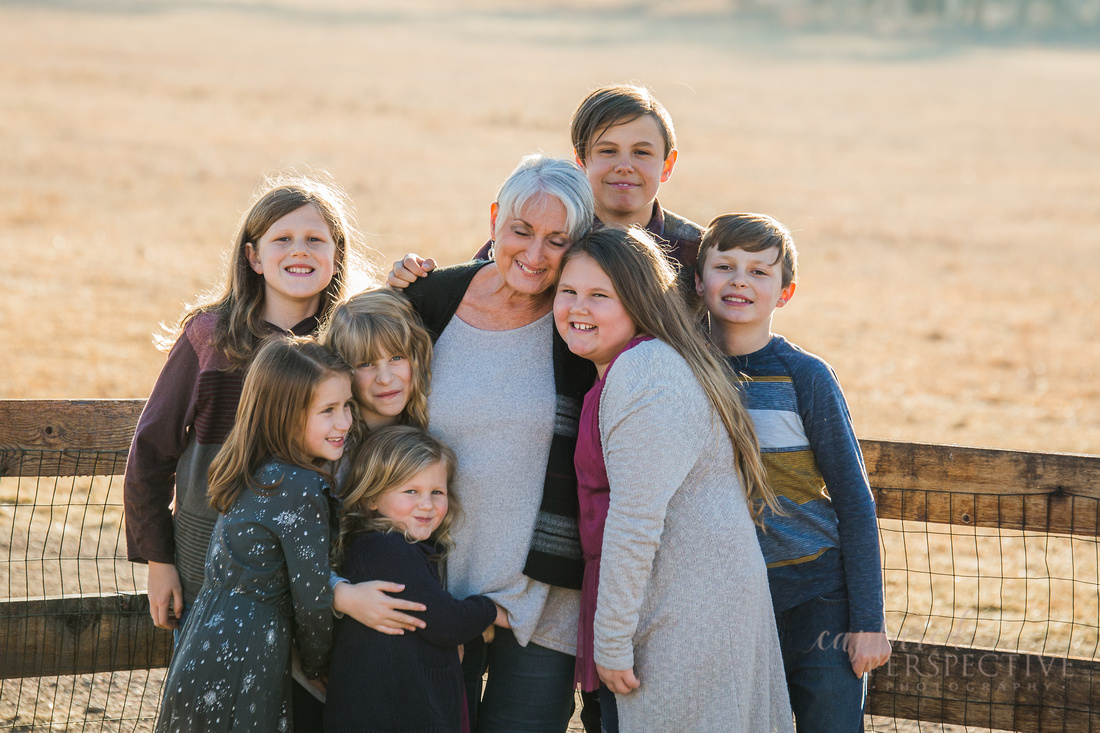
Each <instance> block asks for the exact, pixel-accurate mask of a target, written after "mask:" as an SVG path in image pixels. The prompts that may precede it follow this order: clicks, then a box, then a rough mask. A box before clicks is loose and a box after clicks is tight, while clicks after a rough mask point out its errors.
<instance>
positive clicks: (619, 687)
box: [596, 664, 641, 695]
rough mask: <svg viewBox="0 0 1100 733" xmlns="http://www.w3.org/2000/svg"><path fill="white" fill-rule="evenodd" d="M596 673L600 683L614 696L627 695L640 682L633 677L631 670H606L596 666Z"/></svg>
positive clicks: (636, 687)
mask: <svg viewBox="0 0 1100 733" xmlns="http://www.w3.org/2000/svg"><path fill="white" fill-rule="evenodd" d="M596 672H598V673H599V675H600V682H603V683H604V684H605V685H607V689H609V690H611V691H612V692H614V693H615V694H616V695H628V694H630V693H631V692H633V691H634V690H637V689H638V686H639V685H640V684H641V682H638V678H637V677H635V676H634V670H633V669H620V670H615V669H606V668H604V667H601V666H600V665H598V664H597V665H596Z"/></svg>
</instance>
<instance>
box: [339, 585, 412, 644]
mask: <svg viewBox="0 0 1100 733" xmlns="http://www.w3.org/2000/svg"><path fill="white" fill-rule="evenodd" d="M403 590H405V586H404V585H402V584H401V583H390V582H387V581H384V580H372V581H369V582H365V583H355V584H352V583H350V582H347V581H344V582H340V583H338V584H337V585H336V586H335V587H334V588H333V600H332V609H333V610H334V611H336V612H337V613H342V614H347V615H348V616H351V617H352V618H353V619H355V620H356V621H358V622H359V623H361V624H363V625H364V626H369V627H370V628H372V629H374V630H375V631H380V632H382V633H383V634H404V633H405V631H416V630H417V629H422V628H424V620H423V619H419V618H417V617H416V616H410V615H409V614H407V613H402V611H423V610H425V609H424V604H423V603H415V602H413V601H409V600H406V599H404V598H396V597H395V596H393V595H390V594H391V593H393V594H396V593H400V592H401V591H403Z"/></svg>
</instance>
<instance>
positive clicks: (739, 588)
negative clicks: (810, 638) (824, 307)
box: [554, 227, 792, 733]
mask: <svg viewBox="0 0 1100 733" xmlns="http://www.w3.org/2000/svg"><path fill="white" fill-rule="evenodd" d="M564 259H565V262H564V264H563V266H562V272H561V277H560V278H559V280H558V285H557V293H556V297H555V301H554V321H555V325H556V326H557V329H558V332H559V333H560V334H561V335H562V338H563V339H564V340H565V342H566V343H567V344H568V346H569V349H570V351H572V352H573V353H574V354H577V355H579V356H582V357H584V358H586V359H588V360H590V361H591V362H593V364H595V366H596V373H597V376H598V379H597V381H596V384H595V385H594V386H593V388H592V390H591V391H590V392H589V393H588V394H587V395H586V396H585V398H584V402H583V405H582V409H581V417H580V426H579V430H578V438H577V452H576V456H575V463H576V468H577V482H578V488H579V499H580V522H579V524H580V535H581V546H582V548H583V551H584V556H585V576H584V581H583V585H582V591H581V620H580V625H579V629H578V644H577V680H578V681H579V682H580V683H581V686H582V689H586V690H592V689H595V688H596V687H597V686H599V687H600V692H601V703H602V704H601V708H602V714H603V723H604V728H605V729H606V730H609V731H618V730H619V727H620V725H619V724H620V722H621V728H622V730H624V731H634V730H693V731H744V732H745V733H750V732H752V733H757V732H759V731H773V730H774V731H790V730H791V728H792V726H791V712H790V706H789V704H788V702H787V690H786V685H785V682H784V678H783V663H782V659H781V656H780V652H779V642H778V638H777V636H776V631H775V621H774V618H773V615H772V610H771V598H770V595H769V593H768V579H767V571H766V569H765V567H764V560H763V557H762V556H761V554H760V548H759V546H758V544H757V541H756V532H755V529H754V526H753V518H754V516H757V515H758V514H759V511H760V505H761V504H769V505H771V504H774V496H773V495H772V493H771V491H770V490H769V489H768V487H767V484H766V483H765V480H764V469H763V467H762V465H761V461H760V453H759V448H758V446H757V442H756V437H755V433H754V431H753V426H752V421H751V419H750V417H749V415H748V414H747V412H746V410H745V408H744V407H743V406H742V405H741V403H740V400H739V397H738V395H737V392H736V388H735V386H734V382H733V378H732V374H731V373H730V372H729V371H728V369H727V368H726V367H725V365H724V362H723V361H722V360H721V359H719V358H718V357H717V355H716V354H715V353H714V352H712V351H711V350H710V347H709V346H708V345H707V344H706V342H704V341H703V339H702V336H701V334H700V333H699V331H698V328H697V325H696V323H695V319H693V318H692V317H691V316H690V315H689V313H688V310H687V307H686V306H685V304H684V302H683V300H682V296H681V294H680V291H679V290H678V288H677V279H676V274H675V272H674V271H673V269H672V267H671V266H670V265H669V264H668V262H667V260H666V259H665V257H664V256H663V255H662V253H661V251H660V249H659V248H658V247H657V245H656V244H655V243H654V242H653V240H652V239H650V238H649V236H648V235H646V234H645V233H644V232H643V231H642V230H640V229H638V228H633V229H630V230H627V229H623V228H618V227H607V228H604V229H600V230H597V231H594V232H590V233H589V234H588V235H586V236H585V237H583V238H581V239H580V240H579V241H578V242H576V243H575V244H574V245H573V247H572V248H571V249H570V250H569V252H568V253H566V255H565V258H564ZM600 683H602V686H601V684H600ZM612 693H613V696H612ZM616 707H617V712H616Z"/></svg>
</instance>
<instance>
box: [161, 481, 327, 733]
mask: <svg viewBox="0 0 1100 733" xmlns="http://www.w3.org/2000/svg"><path fill="white" fill-rule="evenodd" d="M255 479H256V481H257V482H259V483H260V484H261V485H267V486H271V485H273V484H276V483H277V484H278V486H277V487H275V488H272V489H270V490H261V491H257V490H254V489H251V488H249V489H245V490H244V491H242V492H241V494H240V496H239V497H237V500H236V501H235V502H234V503H233V506H231V507H230V508H229V511H228V512H226V513H225V514H223V515H221V516H220V517H219V518H218V522H217V524H216V525H215V527H214V535H213V537H211V539H210V549H209V551H208V552H207V558H206V560H207V561H206V577H205V580H204V582H203V587H202V591H201V592H200V593H199V597H198V598H197V599H196V600H195V604H194V606H192V607H191V609H190V610H188V612H187V615H186V619H185V622H184V625H183V629H182V631H181V634H180V641H179V644H178V645H177V646H176V650H175V653H174V654H173V657H172V663H171V665H170V666H169V668H168V676H167V678H166V679H165V681H164V697H163V698H162V701H161V710H160V718H159V720H158V721H157V727H156V730H157V731H158V733H160V732H163V733H168V732H172V733H175V732H176V731H179V732H181V733H190V732H192V731H215V732H216V731H229V730H234V731H246V730H254V731H264V732H265V733H269V732H270V731H289V730H290V729H291V720H292V717H291V709H290V690H291V688H290V685H291V678H290V648H291V643H292V641H296V642H297V645H298V649H299V652H300V655H301V662H302V669H303V671H304V672H305V673H306V675H307V676H309V677H315V676H317V675H319V674H320V673H321V672H323V671H324V670H325V668H326V666H327V664H328V660H329V654H330V651H331V648H332V590H331V588H330V587H329V566H328V557H329V532H330V527H329V517H330V512H331V505H330V491H329V487H328V485H327V483H326V481H325V479H324V478H323V477H322V476H321V474H319V473H317V472H315V471H309V470H306V469H304V468H301V467H299V466H296V465H294V464H291V463H285V462H283V461H279V460H275V459H271V460H269V461H268V462H267V463H265V464H264V465H263V466H262V467H261V468H260V469H259V470H258V471H257V472H256V474H255Z"/></svg>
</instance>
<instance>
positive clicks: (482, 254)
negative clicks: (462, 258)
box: [470, 239, 493, 260]
mask: <svg viewBox="0 0 1100 733" xmlns="http://www.w3.org/2000/svg"><path fill="white" fill-rule="evenodd" d="M492 248H493V240H491V239H490V240H489V241H488V242H486V243H485V244H483V245H481V249H479V250H478V251H477V254H475V255H474V256H473V257H471V258H470V259H472V260H490V259H492V258H491V257H490V256H489V250H491V249H492Z"/></svg>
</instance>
